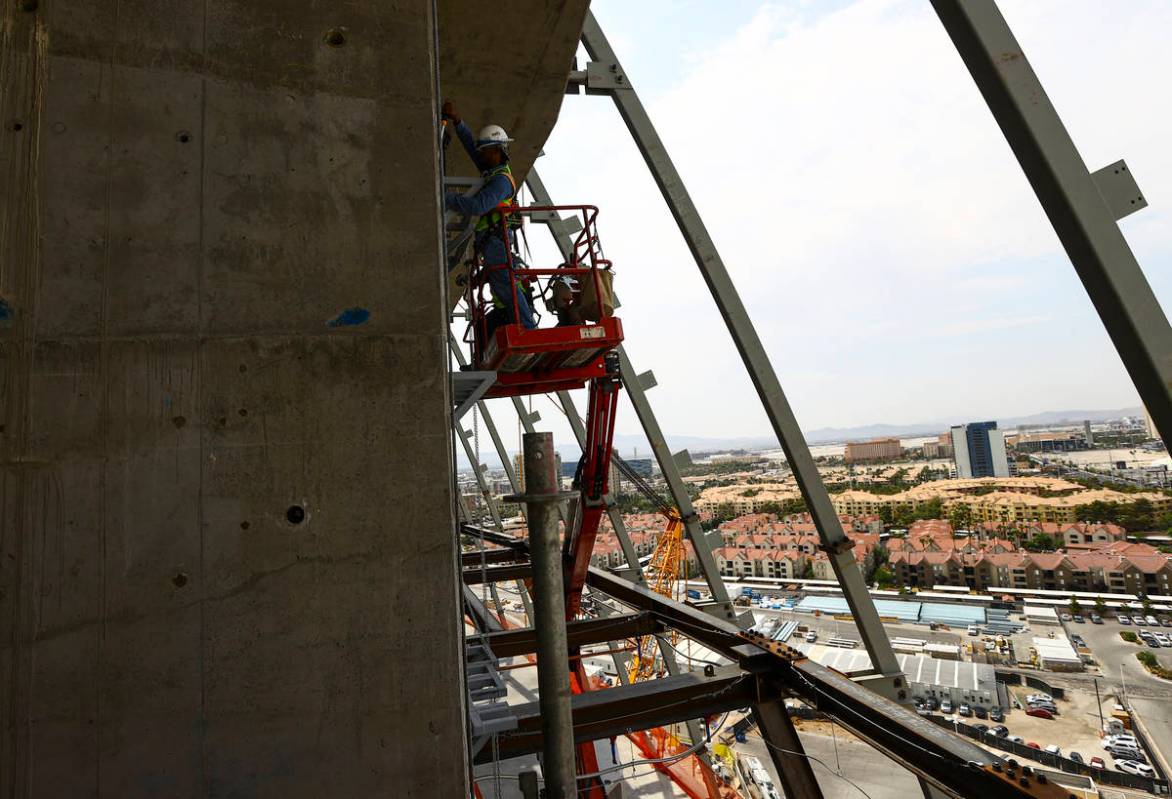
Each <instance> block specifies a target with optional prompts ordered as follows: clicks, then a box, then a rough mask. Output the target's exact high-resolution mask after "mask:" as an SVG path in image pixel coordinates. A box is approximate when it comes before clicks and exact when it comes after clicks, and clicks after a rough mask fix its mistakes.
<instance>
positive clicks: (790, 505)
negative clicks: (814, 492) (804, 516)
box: [781, 497, 807, 516]
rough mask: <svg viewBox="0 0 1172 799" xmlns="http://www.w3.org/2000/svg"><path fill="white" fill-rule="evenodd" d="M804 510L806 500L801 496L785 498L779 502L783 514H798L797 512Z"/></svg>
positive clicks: (803, 511)
mask: <svg viewBox="0 0 1172 799" xmlns="http://www.w3.org/2000/svg"><path fill="white" fill-rule="evenodd" d="M806 510H807V508H806V500H805V499H803V498H802V497H796V498H795V499H787V500H786V501H785V502H782V503H781V512H782V513H783V514H785V515H786V516H792V515H794V514H798V513H805V512H806Z"/></svg>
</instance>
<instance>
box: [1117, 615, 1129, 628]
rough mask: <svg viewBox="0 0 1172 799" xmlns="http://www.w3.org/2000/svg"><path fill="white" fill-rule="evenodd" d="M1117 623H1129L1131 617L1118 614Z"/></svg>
mask: <svg viewBox="0 0 1172 799" xmlns="http://www.w3.org/2000/svg"><path fill="white" fill-rule="evenodd" d="M1119 623H1120V624H1122V625H1125V626H1126V625H1129V624H1131V619H1129V618H1127V617H1126V616H1119Z"/></svg>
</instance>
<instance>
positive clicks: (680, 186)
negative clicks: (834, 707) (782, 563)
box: [582, 11, 900, 676]
mask: <svg viewBox="0 0 1172 799" xmlns="http://www.w3.org/2000/svg"><path fill="white" fill-rule="evenodd" d="M582 44H583V46H585V48H586V52H587V53H589V55H590V57H591V58H592V59H593V60H595V61H599V62H602V64H603V65H604V69H609V70H610V72H611V74H613V75H617V76H621V80H620V81H617V83H618V84H619V87H618V88H611V89H609V90H608V91H607V92H606V93H607V94H609V95H610V97H611V99H612V100H613V101H614V104H615V107H616V108H617V109H618V111H619V115H620V116H621V117H622V118H623V122H625V123H626V125H627V130H628V131H630V133H631V138H632V139H633V140H634V141H635V144H636V146H637V147H638V148H639V152H640V153H641V154H642V155H643V160H644V161H645V162H646V163H647V167H648V169H649V170H650V171H651V174H652V177H653V178H654V179H655V183H656V185H658V186H659V190H660V192H661V193H662V194H663V198H664V200H665V201H666V202H667V204H668V207H669V209H670V210H671V213H672V216H673V217H675V220H676V224H677V225H678V226H679V228H680V232H681V233H682V234H683V237H684V240H685V242H687V245H688V249H689V250H691V252H692V257H693V258H694V259H695V261H696V265H697V266H698V267H699V268H700V273H701V275H702V276H703V277H704V281H705V282H706V283H707V284H708V289H709V291H711V293H712V297H713V299H714V300H715V302H716V306H717V308H719V310H720V314H721V316H723V317H724V321H725V325H726V326H727V327H728V330H729V333H730V335H731V336H732V339H733V342H734V343H735V344H736V347H737V350H738V351H739V352H740V355H741V360H743V361H744V363H745V368H746V370H747V371H748V373H749V377H750V378H752V380H753V385H754V386H755V387H756V389H757V394H758V395H759V396H760V397H761V403H762V405H764V407H765V413H766V415H767V416H768V417H769V421H770V423H771V424H772V425H773V430H774V433H775V434H776V435H777V439H778V442H779V443H780V444H781V447H782V449H783V450H785V455H786V459H787V461H788V462H789V465H790V468H791V469H793V472H794V477H795V478H796V479H797V483H798V488H799V489H800V490H801V492H802V496H803V497H804V498H805V500H806V505H807V506H808V507H809V509H810V515H811V517H812V518H813V520H814V524H815V525H816V526H817V528H818V534H819V536H820V538H821V540H822V546H823V548H824V549H825V551H826V554H827V557H829V559H830V564H831V566H832V567H833V569H834V573H835V575H836V576H837V578H838V582H839V584H840V585H841V586H842V592H843V596H844V597H845V598H846V601H847V604H848V605H849V606H850V609H851V614H852V615H853V616H854V618H855V621H856V623H857V625H858V628H859V634H860V635H861V636H862V639H863V644H864V645H865V646H866V648H867V653H868V654H869V655H870V656H871V664H872V666H873V667H874V668H875V669H876V670H878V671H879V672H880V673H882V674H883V675H889V676H895V675H898V674H900V669H899V662H898V661H897V660H896V659H895V653H894V651H892V649H891V642H890V641H889V640H888V639H887V633H886V631H885V630H884V629H883V624H882V622H880V620H879V614H878V613H877V612H876V610H875V604H874V603H873V602H872V601H871V595H870V594H869V593H868V592H867V586H866V583H865V582H864V581H863V575H862V574H861V573H860V571H859V567H858V564H857V563H856V562H855V559H854V556H853V555H851V553H850V551H849V549H850V547H851V545H852V542H851V540H850V539H849V538H847V536H846V533H845V532H843V529H842V523H841V522H840V521H839V519H838V514H837V513H836V512H835V510H834V506H833V505H832V504H831V502H830V495H829V494H828V493H827V491H826V486H825V485H823V483H822V477H821V475H819V474H818V467H817V466H816V465H815V463H814V458H813V457H812V456H811V455H810V448H809V447H808V446H807V445H806V440H805V438H804V437H803V435H802V430H801V428H800V427H799V426H798V422H797V419H796V418H795V417H794V413H793V410H792V409H791V408H790V405H789V401H788V400H787V399H786V397H785V392H784V391H782V388H781V383H780V382H779V381H778V379H777V374H776V372H774V370H773V366H772V364H771V363H770V362H769V356H768V355H767V354H766V352H765V347H764V346H763V345H762V344H761V338H760V337H759V336H758V335H757V331H756V329H755V328H754V327H753V323H752V321H751V320H750V319H749V315H748V312H747V311H746V310H745V306H744V303H743V302H741V298H740V295H739V294H738V293H737V289H736V286H734V285H733V282H732V279H731V278H730V277H729V274H728V270H727V269H726V268H725V266H724V262H723V261H722V260H721V258H720V253H718V252H717V250H716V245H715V244H714V243H713V241H712V237H711V236H709V235H708V230H707V228H706V227H705V226H704V222H703V220H702V219H701V218H700V212H699V211H698V210H697V209H696V206H695V204H694V203H693V202H692V198H691V197H690V196H689V195H688V191H687V189H686V188H685V187H684V183H683V180H682V179H681V178H680V174H679V172H677V171H676V168H675V165H674V164H673V163H672V161H671V158H670V157H669V156H668V154H667V149H666V148H665V147H664V145H663V142H662V141H661V140H660V138H659V134H658V133H656V131H655V126H654V125H652V124H651V118H650V117H648V116H647V111H646V110H645V109H644V108H643V104H642V102H640V100H639V96H638V95H637V94H636V93H635V91H634V89H633V88H632V87H631V81H630V78H629V77H628V76H627V75H626V73H625V72H623V69H622V66H621V65H620V64H619V61H618V57H617V56H616V55H615V53H614V50H613V49H612V48H611V46H610V43H609V42H608V41H607V39H606V36H605V35H604V34H603V32H602V28H600V27H599V25H598V22H597V21H596V20H595V19H594V15H593V13H591V12H589V11H587V12H586V20H585V22H584V23H583V26H582Z"/></svg>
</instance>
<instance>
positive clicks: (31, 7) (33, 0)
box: [20, 0, 41, 11]
mask: <svg viewBox="0 0 1172 799" xmlns="http://www.w3.org/2000/svg"><path fill="white" fill-rule="evenodd" d="M40 7H41V4H40V3H38V2H37V0H24V2H23V3H21V4H20V10H21V11H36V10H37V9H38V8H40Z"/></svg>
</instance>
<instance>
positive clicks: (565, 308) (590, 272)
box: [464, 205, 623, 397]
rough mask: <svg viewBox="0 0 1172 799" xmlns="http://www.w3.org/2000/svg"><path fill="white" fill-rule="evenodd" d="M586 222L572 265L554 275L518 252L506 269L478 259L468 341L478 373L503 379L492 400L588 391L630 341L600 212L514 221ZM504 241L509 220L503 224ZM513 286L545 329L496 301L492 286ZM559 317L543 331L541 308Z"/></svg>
mask: <svg viewBox="0 0 1172 799" xmlns="http://www.w3.org/2000/svg"><path fill="white" fill-rule="evenodd" d="M565 212H569V213H573V214H580V215H581V221H582V229H581V231H579V233H578V235H577V237H576V238H575V239H574V242H573V245H572V246H571V247H570V248H569V252H568V253H567V254H566V258H565V260H564V262H563V263H562V264H560V265H558V266H555V267H553V268H534V267H532V266H530V265H528V264H526V263H524V262H523V261H522V260H521V259H520V258H519V257H518V256H517V254H516V253H515V252H514V248H513V247H512V246H508V247H505V248H504V250H505V252H506V253H507V255H506V261H505V262H504V263H496V264H494V263H487V262H486V261H485V259H484V257H483V256H482V255H481V254H479V253H477V254H475V255H474V258H473V262H472V266H471V269H470V270H469V273H468V282H467V287H466V289H465V292H466V293H465V299H466V301H467V304H468V312H469V317H470V319H469V324H468V331H467V332H466V334H465V336H464V340H465V341H466V342H467V343H468V344H470V345H471V348H472V368H474V369H477V370H483V371H493V372H496V373H497V379H496V383H495V384H494V385H493V387H492V388H491V389H490V390H489V391H488V393H487V394H486V395H485V396H486V397H508V396H515V395H525V394H544V393H548V392H553V391H563V390H570V389H576V388H583V387H584V386H586V384H587V383H588V382H589V381H591V380H593V379H595V378H601V377H605V375H606V370H607V365H606V354H607V353H608V352H610V351H611V350H613V349H614V348H615V347H617V346H618V345H619V344H620V343H621V342H622V340H623V326H622V323H621V322H620V321H619V319H618V318H617V317H615V316H614V299H613V297H614V294H613V290H612V286H613V277H612V276H613V271H612V265H611V262H610V261H609V260H607V259H606V258H604V257H603V254H602V248H601V246H600V244H599V241H598V234H597V226H596V224H595V222H596V219H597V216H598V209H597V208H595V207H594V206H588V205H559V206H530V207H527V208H522V209H518V210H517V211H515V212H514V214H533V213H556V214H561V213H565ZM500 225H501V230H500V234H499V235H501V236H502V237H505V236H508V235H509V232H508V225H509V220H507V219H502V220H501V221H500ZM494 282H495V283H496V285H497V286H498V287H499V286H501V285H505V286H513V287H515V289H514V290H515V291H516V292H517V294H518V295H519V296H520V297H522V298H523V299H522V302H527V303H528V304H529V305H530V306H531V307H532V309H533V311H534V318H535V319H538V320H539V322H538V326H537V327H534V328H526V327H525V325H524V324H523V323H522V318H523V317H522V314H521V312H520V308H519V306H518V303H517V302H513V303H512V305H511V306H508V307H506V306H505V304H504V303H501V302H500V299H499V298H494V296H493V292H492V288H491V284H492V283H494ZM539 306H540V307H541V308H544V309H545V310H546V311H547V312H548V313H549V314H551V315H553V316H555V317H556V323H555V324H554V325H552V326H546V327H542V326H541V324H540V323H541V322H542V321H545V320H544V319H541V315H540V308H539Z"/></svg>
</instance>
